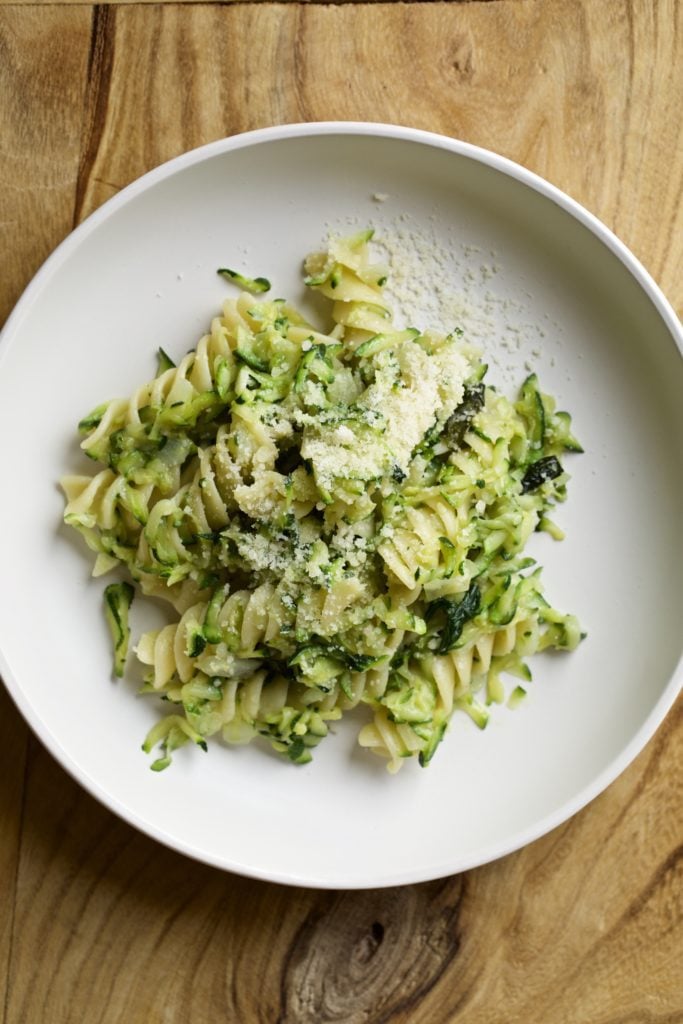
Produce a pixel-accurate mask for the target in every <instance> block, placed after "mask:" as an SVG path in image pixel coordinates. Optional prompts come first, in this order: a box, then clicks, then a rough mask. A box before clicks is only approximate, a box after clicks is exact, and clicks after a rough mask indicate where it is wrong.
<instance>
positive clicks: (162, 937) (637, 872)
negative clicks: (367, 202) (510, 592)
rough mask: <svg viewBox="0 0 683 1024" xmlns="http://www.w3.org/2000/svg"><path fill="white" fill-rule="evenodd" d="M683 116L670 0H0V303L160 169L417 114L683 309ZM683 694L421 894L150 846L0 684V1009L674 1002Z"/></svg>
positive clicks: (448, 1009)
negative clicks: (320, 123) (531, 834)
mask: <svg viewBox="0 0 683 1024" xmlns="http://www.w3.org/2000/svg"><path fill="white" fill-rule="evenodd" d="M682 109H683V3H681V2H679V0H488V2H477V0H471V2H454V0H451V2H446V3H439V2H409V3H362V4H361V3H358V4H356V3H341V4H337V3H335V4H324V3H323V4H319V3H269V2H266V3H249V2H246V3H233V4H222V5H221V4H218V3H184V4H175V3H167V4H158V5H152V4H150V5H146V4H144V3H135V2H133V3H121V4H111V5H97V6H91V5H90V4H88V3H82V4H81V3H68V2H61V3H60V2H57V3H53V4H50V3H45V4H39V3H30V2H29V3H16V4H12V3H9V4H7V3H1V4H0V183H1V185H2V187H1V188H0V238H1V239H2V276H1V279H0V321H2V320H4V318H5V317H6V315H7V314H8V313H9V311H10V309H11V307H12V306H13V304H14V302H15V301H16V300H17V298H18V297H19V294H20V292H21V291H22V289H23V288H24V286H25V285H26V284H27V282H28V281H29V279H30V278H31V276H32V275H33V273H34V272H35V271H36V270H37V268H38V267H39V265H40V263H41V262H42V260H43V259H44V258H45V257H46V256H47V255H48V253H49V252H50V251H51V250H52V249H53V247H54V246H55V245H56V244H57V243H58V242H59V241H60V240H61V239H62V238H63V237H64V236H65V235H66V234H67V233H68V232H69V230H70V229H71V228H72V227H74V226H75V225H76V224H77V223H78V222H79V221H80V220H82V218H83V217H85V216H86V215H87V214H89V213H90V212H91V211H93V210H94V209H95V208H96V207H97V206H98V205H99V204H100V203H102V202H103V201H104V200H106V199H108V198H109V197H110V196H112V195H113V194H114V193H115V192H117V191H118V190H119V189H120V188H121V187H122V186H124V185H126V184H127V183H128V182H130V181H131V180H133V179H134V178H137V177H138V176H139V175H140V174H142V173H143V172H145V171H147V170H149V169H150V168H151V167H154V166H155V165H157V164H159V163H161V162H162V161H164V160H166V159H168V158H169V157H172V156H175V155H176V154H178V153H181V152H182V151H184V150H186V149H190V148H192V147H194V146H198V145H200V144H202V143H205V142H208V141H210V140H212V139H217V138H220V137H222V136H225V135H230V134H233V133H235V132H239V131H243V130H245V129H249V128H255V127H260V126H263V125H268V124H274V123H277V122H287V121H306V120H324V119H347V120H348V119H352V120H356V119H358V120H374V121H389V122H397V123H401V124H408V125H412V126H416V127H420V128H427V129H432V130H435V131H439V132H443V133H445V134H448V135H452V136H456V137H459V138H461V139H467V140H469V141H471V142H475V143H478V144H480V145H483V146H486V147H489V148H491V149H493V150H496V151H498V152H500V153H503V154H505V155H506V156H510V157H512V158H513V159H515V160H517V161H519V162H521V163H522V164H525V165H526V166H527V167H530V168H532V169H533V170H534V171H538V172H539V173H540V174H542V175H544V176H545V177H547V178H548V179H549V180H550V181H552V182H554V183H555V184H557V185H559V186H560V188H562V189H564V190H566V191H567V192H568V193H569V194H570V195H572V196H574V197H576V198H577V199H578V200H580V201H581V202H583V203H584V204H585V205H586V206H588V208H589V209H591V210H592V211H593V212H595V213H596V214H597V215H598V216H599V217H601V218H602V219H603V220H604V221H605V222H606V223H607V224H608V225H609V226H610V227H611V228H613V229H614V230H615V231H616V232H617V233H618V234H619V235H620V236H621V237H622V238H623V239H624V241H625V242H626V243H627V244H628V245H629V246H630V247H631V248H632V249H633V251H634V252H635V253H636V255H637V256H638V257H639V258H640V259H641V260H642V262H643V263H644V264H645V266H646V267H647V268H648V269H649V270H650V271H651V273H652V274H653V275H654V277H655V278H656V279H657V281H658V282H659V283H660V284H661V285H662V287H663V288H664V290H665V292H666V293H667V294H668V296H669V297H670V299H671V301H672V302H673V303H674V305H677V307H678V310H679V312H680V310H681V307H682V306H683V273H682V271H683V230H682V229H683V134H682V132H681V123H682V121H681V110H682ZM5 486H7V484H5ZM48 665H49V659H48ZM682 710H683V705H681V703H680V702H679V704H678V705H677V707H676V708H675V709H674V711H673V712H672V713H671V715H670V716H669V717H668V719H667V721H666V722H665V724H664V725H663V726H662V727H661V728H660V730H659V731H658V733H657V735H656V736H655V738H654V739H653V741H652V742H651V743H650V744H649V745H648V746H647V748H646V749H645V751H644V752H643V753H642V754H641V755H640V757H639V758H638V759H637V760H636V762H635V763H634V764H633V765H632V766H631V767H630V768H629V769H628V771H626V772H625V773H624V775H623V776H622V777H621V778H620V779H619V780H618V781H617V782H615V783H614V784H613V785H612V786H611V787H610V788H609V789H608V790H607V792H605V793H604V794H603V795H602V796H601V797H599V798H598V799H597V800H595V801H594V802H593V803H592V804H591V805H590V806H589V807H587V808H586V809H585V810H584V811H582V812H581V813H580V814H578V815H576V817H574V818H573V819H572V820H571V821H569V822H567V823H566V824H565V825H563V826H562V827H560V828H558V829H556V830H555V831H554V832H553V833H551V834H550V835H548V836H546V837H545V838H543V839H541V840H539V841H537V842H536V843H533V844H532V845H531V846H529V847H527V848H526V849H524V850H522V851H520V852H519V853H516V854H514V855H511V856H509V857H506V858H505V859H503V860H501V861H498V862H497V863H494V864H490V865H488V866H485V867H482V868H479V869H478V870H475V871H470V872H468V873H467V874H465V875H461V876H458V877H453V878H448V879H445V880H442V881H437V882H432V883H427V884H422V885H416V886H413V887H406V888H403V889H393V890H381V891H370V892H351V893H347V892H322V893H321V892H315V891H312V890H311V891H309V890H302V889H287V888H282V887H278V886H276V885H269V884H265V883H259V882H255V881H249V880H244V879H241V878H238V877H235V876H232V875H228V874H222V873H220V872H219V871H215V870H213V869H211V868H208V867H204V866H202V865H199V864H195V863H193V862H191V861H189V860H186V859H185V858H183V857H181V856H179V855H176V854H174V853H172V852H170V851H169V850H167V849H165V848H163V847H161V846H158V845H157V844H156V843H154V842H153V841H152V840H150V839H147V838H145V837H143V836H142V835H139V834H138V833H137V832H135V831H134V830H133V829H132V828H130V827H129V826H128V825H126V824H124V823H123V822H121V821H119V820H118V819H117V818H115V817H114V816H113V815H112V814H110V813H109V812H108V811H106V810H104V809H103V808H102V807H100V806H99V805H98V804H97V803H96V802H95V801H94V800H93V799H92V798H91V797H90V796H88V795H86V794H85V793H84V792H83V791H82V790H81V789H80V788H79V787H78V786H77V785H76V784H75V783H74V782H73V781H72V780H71V778H69V777H68V776H67V775H66V774H65V773H64V772H63V771H62V769H61V768H60V767H59V766H58V765H57V764H56V763H55V762H54V761H53V760H52V759H51V758H50V756H49V755H48V754H47V753H46V752H45V750H44V749H43V748H42V747H41V745H40V744H39V743H38V742H37V741H36V740H35V739H33V737H32V736H31V735H29V732H28V730H27V728H26V726H25V725H24V723H23V721H22V719H21V718H20V717H19V715H18V713H17V712H16V710H15V709H14V707H13V705H12V703H11V701H10V700H9V698H8V697H7V695H6V693H5V691H4V689H2V688H0V879H1V881H2V902H1V904H0V905H1V908H2V910H1V912H0V1015H1V1016H2V1021H4V1024H19V1022H27V1024H42V1022H46V1024H62V1022H65V1024H66V1022H68V1024H79V1022H83V1024H86V1022H87V1024H162V1022H163V1024H180V1022H183V1024H185V1022H190V1024H209V1022H211V1024H214V1022H216V1024H217V1022H239V1024H242V1022H244V1024H256V1022H264V1024H265V1022H272V1024H276V1022H277V1024H309V1022H310V1024H326V1022H332V1021H335V1022H343V1024H380V1022H381V1024H399V1022H406V1024H407V1022H409V1024H442V1022H443V1024H445V1022H449V1024H455V1022H467V1024H479V1022H481V1024H513V1022H523V1024H575V1022H581V1024H655V1022H657V1024H664V1022H674V1021H683V956H682V954H683V923H682V922H683V913H682V907H681V903H682V898H683V872H682V869H681V859H680V853H681V846H680V841H681V778H682V774H681V769H682V768H683V728H682V714H681V712H682Z"/></svg>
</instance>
